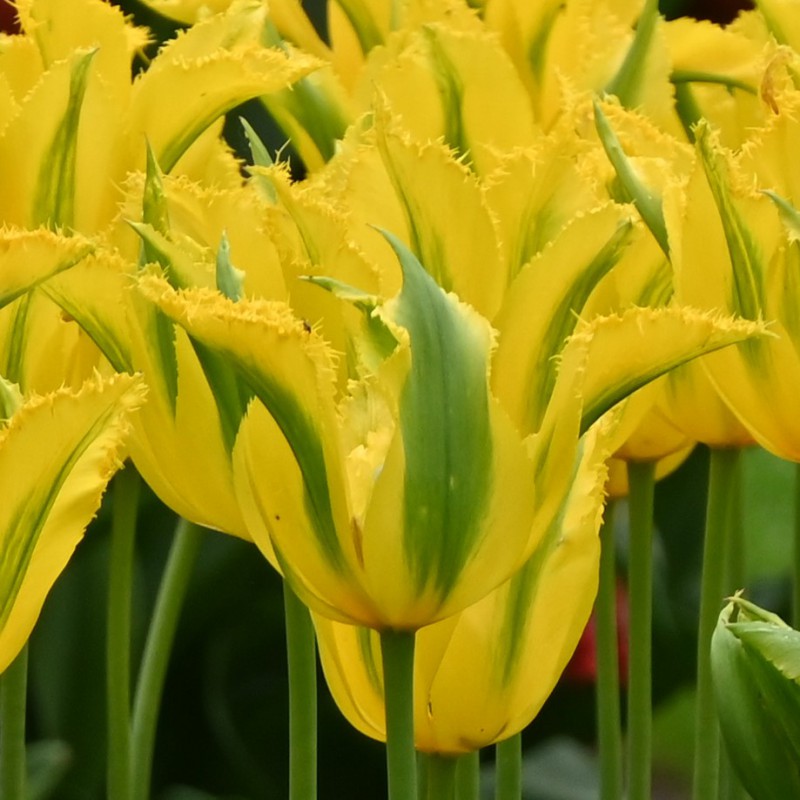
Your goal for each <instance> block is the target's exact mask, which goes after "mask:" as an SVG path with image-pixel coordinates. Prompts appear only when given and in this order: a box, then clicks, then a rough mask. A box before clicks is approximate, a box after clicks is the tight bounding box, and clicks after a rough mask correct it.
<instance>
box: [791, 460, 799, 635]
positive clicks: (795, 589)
mask: <svg viewBox="0 0 800 800" xmlns="http://www.w3.org/2000/svg"><path fill="white" fill-rule="evenodd" d="M794 469H795V472H794V558H793V569H792V614H793V619H794V627H795V628H798V627H800V464H796V465H795V468H794Z"/></svg>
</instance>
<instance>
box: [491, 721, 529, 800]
mask: <svg viewBox="0 0 800 800" xmlns="http://www.w3.org/2000/svg"><path fill="white" fill-rule="evenodd" d="M495 759H496V763H495V793H494V796H495V800H519V799H520V797H522V736H521V735H520V734H519V733H517V734H515V735H514V736H510V737H509V738H508V739H504V740H503V741H502V742H498V743H497V744H496V745H495Z"/></svg>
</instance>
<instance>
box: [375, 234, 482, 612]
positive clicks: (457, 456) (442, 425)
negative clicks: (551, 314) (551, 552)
mask: <svg viewBox="0 0 800 800" xmlns="http://www.w3.org/2000/svg"><path fill="white" fill-rule="evenodd" d="M383 235H384V236H385V237H386V239H387V241H388V242H389V244H390V245H391V246H392V248H393V249H394V251H395V253H396V254H397V257H398V259H399V261H400V266H401V268H402V271H403V289H402V291H401V293H400V295H399V296H398V297H397V298H395V300H393V301H391V302H390V303H387V304H386V305H385V306H384V307H383V309H382V310H381V315H382V316H383V318H384V319H386V320H387V321H391V322H394V323H396V324H397V325H400V326H402V327H403V328H405V330H406V331H407V332H408V336H409V338H410V342H411V369H410V372H409V375H408V377H407V379H406V383H405V385H404V387H403V391H402V396H401V399H400V425H401V429H402V437H403V448H404V454H405V465H406V473H405V485H404V490H405V495H404V514H405V519H404V525H405V533H404V536H405V540H404V546H405V553H406V557H407V558H408V561H409V567H410V571H411V573H412V574H413V575H414V578H415V580H416V582H417V585H418V587H419V589H420V590H423V589H426V588H429V587H432V588H434V589H435V590H436V591H437V592H438V593H439V595H440V597H445V596H447V594H448V593H449V592H450V590H451V589H452V588H453V587H454V586H455V585H456V584H457V583H458V580H459V576H460V574H461V572H462V570H463V567H464V565H465V563H466V562H467V560H468V559H469V557H470V555H471V553H472V552H473V549H474V546H475V542H476V539H477V537H478V536H479V535H480V533H481V530H482V526H481V522H482V520H483V517H484V514H485V513H486V509H487V504H488V496H489V493H490V492H491V491H492V485H493V478H492V474H491V465H492V436H491V429H490V421H489V389H488V381H487V377H488V365H489V358H490V353H491V349H492V331H491V328H490V327H489V324H488V322H486V321H485V320H484V319H482V318H481V317H479V316H478V315H477V314H475V313H474V312H472V311H471V310H469V309H468V308H467V307H466V306H464V305H462V304H460V303H459V302H458V301H457V300H456V299H455V298H453V297H452V296H448V295H446V294H445V292H444V291H443V290H442V289H441V287H439V286H438V285H437V284H436V283H435V282H434V281H433V279H432V278H431V277H430V276H429V275H428V273H427V272H426V271H425V269H424V268H423V266H422V265H421V264H420V263H419V261H418V260H417V259H416V258H415V257H414V255H413V254H412V253H411V251H410V250H409V249H408V248H407V247H406V246H405V245H404V244H403V243H402V242H401V241H400V240H399V239H397V238H396V237H395V236H393V235H392V234H390V233H387V232H383Z"/></svg>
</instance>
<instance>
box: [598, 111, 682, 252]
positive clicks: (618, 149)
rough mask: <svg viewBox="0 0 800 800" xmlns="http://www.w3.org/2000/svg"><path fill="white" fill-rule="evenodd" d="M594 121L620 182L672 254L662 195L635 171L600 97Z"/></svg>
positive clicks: (661, 244) (656, 235)
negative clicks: (610, 122)
mask: <svg viewBox="0 0 800 800" xmlns="http://www.w3.org/2000/svg"><path fill="white" fill-rule="evenodd" d="M594 121H595V127H596V128H597V135H598V136H599V137H600V142H601V144H602V145H603V149H604V150H605V151H606V155H607V156H608V160H609V161H610V162H611V165H612V166H613V167H614V169H615V170H616V173H617V177H618V178H619V181H620V183H621V184H622V186H623V188H624V189H625V191H626V192H627V193H628V195H629V197H630V199H631V200H632V202H633V204H634V205H635V206H636V209H637V210H638V212H639V214H640V215H641V217H642V220H643V221H644V224H645V225H647V227H648V228H649V229H650V232H651V233H652V234H653V236H654V238H655V240H656V242H658V246H659V247H660V248H661V250H662V251H663V253H664V255H666V256H667V258H669V240H668V237H667V223H666V221H665V219H664V209H663V206H662V203H661V198H660V197H658V196H657V195H655V194H654V193H653V192H652V191H651V190H650V188H649V187H648V186H647V185H645V184H644V183H643V182H642V180H641V178H640V177H639V176H638V175H637V174H636V170H635V169H634V167H633V165H632V164H631V162H630V159H629V158H628V156H627V155H626V154H625V151H624V150H623V149H622V145H621V144H620V141H619V139H618V138H617V135H616V133H614V130H613V128H612V127H611V125H610V124H609V122H608V119H607V117H606V115H605V114H604V113H603V110H602V109H601V108H600V104H599V103H598V102H597V101H595V103H594Z"/></svg>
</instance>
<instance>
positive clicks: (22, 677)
mask: <svg viewBox="0 0 800 800" xmlns="http://www.w3.org/2000/svg"><path fill="white" fill-rule="evenodd" d="M27 696H28V646H27V645H25V647H23V648H22V650H21V651H20V654H19V655H18V656H17V657H16V658H15V659H14V660H13V661H12V662H11V664H9V665H8V667H7V668H6V671H5V672H4V673H3V674H2V676H0V797H2V798H3V800H25V796H26V795H25V768H26V761H25V707H26V700H27Z"/></svg>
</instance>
